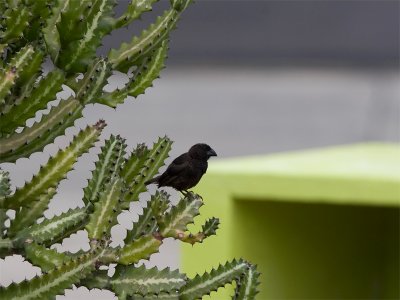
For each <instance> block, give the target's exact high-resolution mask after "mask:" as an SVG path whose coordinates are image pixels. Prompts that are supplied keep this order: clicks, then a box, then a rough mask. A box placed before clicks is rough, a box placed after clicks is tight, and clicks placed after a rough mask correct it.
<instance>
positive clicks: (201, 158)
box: [145, 144, 217, 192]
mask: <svg viewBox="0 0 400 300" xmlns="http://www.w3.org/2000/svg"><path fill="white" fill-rule="evenodd" d="M211 156H217V153H215V151H214V150H213V149H211V147H210V146H208V145H207V144H196V145H194V146H192V147H191V148H190V149H189V151H188V152H186V153H183V154H182V155H180V156H178V157H177V158H175V159H174V160H173V161H172V163H171V164H170V165H169V166H168V168H167V169H166V170H165V172H164V173H163V174H161V175H160V176H156V177H154V178H153V179H150V180H148V181H146V182H145V184H146V185H148V184H152V183H155V184H157V185H158V186H159V187H162V186H170V187H173V188H174V189H176V190H178V191H181V192H182V191H185V192H186V191H187V190H188V189H190V188H192V187H194V186H195V185H196V184H197V183H198V182H199V181H200V179H201V177H202V176H203V175H204V173H205V172H206V171H207V167H208V163H207V160H208V159H209V158H210V157H211Z"/></svg>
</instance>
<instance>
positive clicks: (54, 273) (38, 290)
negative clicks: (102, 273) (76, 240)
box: [0, 253, 101, 300]
mask: <svg viewBox="0 0 400 300" xmlns="http://www.w3.org/2000/svg"><path fill="white" fill-rule="evenodd" d="M100 255H101V254H98V253H89V254H85V255H83V256H81V257H78V258H75V259H72V260H70V261H68V262H67V263H65V264H64V265H62V266H60V267H58V268H55V269H52V270H51V271H50V272H49V273H46V274H43V275H42V276H38V277H35V278H33V279H31V280H29V281H23V282H21V283H18V284H11V285H9V286H8V287H6V288H1V289H0V298H1V299H9V300H11V299H18V300H28V299H33V300H36V299H53V298H54V296H55V295H57V294H60V293H63V292H64V290H65V289H66V288H69V287H70V286H71V285H72V284H74V283H77V282H79V281H80V280H81V279H83V278H85V277H86V276H87V275H89V274H90V273H91V272H92V271H93V270H94V269H95V262H96V261H97V259H98V258H99V256H100Z"/></svg>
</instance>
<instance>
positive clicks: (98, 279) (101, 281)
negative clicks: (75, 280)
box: [79, 270, 111, 290]
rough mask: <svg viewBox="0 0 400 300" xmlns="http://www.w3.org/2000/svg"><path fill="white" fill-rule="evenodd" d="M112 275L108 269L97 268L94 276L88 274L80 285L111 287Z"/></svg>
mask: <svg viewBox="0 0 400 300" xmlns="http://www.w3.org/2000/svg"><path fill="white" fill-rule="evenodd" d="M110 279H111V278H110V277H109V276H108V270H96V271H95V272H93V274H92V276H88V277H86V278H85V279H83V280H82V281H81V282H80V283H79V285H80V286H84V287H86V288H88V289H89V290H91V289H110V288H111V283H110Z"/></svg>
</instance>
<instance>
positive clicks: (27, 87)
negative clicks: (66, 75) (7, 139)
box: [0, 50, 43, 132]
mask: <svg viewBox="0 0 400 300" xmlns="http://www.w3.org/2000/svg"><path fill="white" fill-rule="evenodd" d="M42 62H43V51H40V50H37V51H35V53H34V54H33V56H32V60H31V61H30V62H29V63H28V65H26V66H25V68H23V69H22V70H21V72H20V73H19V77H18V79H17V80H16V86H18V89H14V94H13V95H11V96H9V97H7V98H6V101H5V104H3V105H0V116H1V117H2V118H3V115H5V114H6V113H7V112H8V111H10V110H11V109H12V108H13V107H14V106H16V105H19V104H20V103H21V102H22V101H23V100H25V99H26V98H28V97H29V96H30V94H31V92H32V90H33V88H34V87H35V86H36V81H37V79H38V78H39V77H40V76H41V75H42V70H41V64H42ZM3 131H4V130H3V128H2V127H0V132H3Z"/></svg>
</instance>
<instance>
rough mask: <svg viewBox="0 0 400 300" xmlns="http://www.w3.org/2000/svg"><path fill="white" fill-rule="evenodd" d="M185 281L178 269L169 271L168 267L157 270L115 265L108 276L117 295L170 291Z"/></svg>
mask: <svg viewBox="0 0 400 300" xmlns="http://www.w3.org/2000/svg"><path fill="white" fill-rule="evenodd" d="M185 283H186V276H185V275H184V274H180V273H179V271H178V270H175V271H171V270H170V269H169V268H166V269H163V270H158V269H157V268H151V269H146V267H145V266H143V265H142V266H140V267H137V268H135V267H133V266H123V265H119V266H117V268H116V270H115V274H114V275H113V277H112V278H110V284H111V286H112V290H113V291H115V293H116V294H117V295H119V294H122V293H124V292H125V293H126V294H127V295H129V296H133V295H134V294H140V295H143V296H145V295H147V294H159V293H161V292H170V291H176V290H178V289H180V288H181V287H182V286H183V285H184V284H185Z"/></svg>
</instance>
